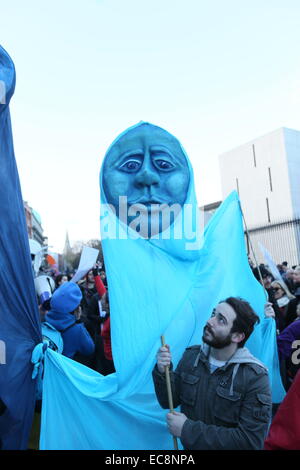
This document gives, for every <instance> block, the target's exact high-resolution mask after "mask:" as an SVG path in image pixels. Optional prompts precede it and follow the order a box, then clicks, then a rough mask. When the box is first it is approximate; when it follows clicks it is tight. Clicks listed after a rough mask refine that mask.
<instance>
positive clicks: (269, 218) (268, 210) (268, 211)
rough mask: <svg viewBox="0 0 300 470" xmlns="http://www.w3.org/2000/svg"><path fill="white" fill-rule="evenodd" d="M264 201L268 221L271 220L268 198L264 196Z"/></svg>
mask: <svg viewBox="0 0 300 470" xmlns="http://www.w3.org/2000/svg"><path fill="white" fill-rule="evenodd" d="M266 203H267V213H268V222H271V217H270V208H269V199H268V198H267V197H266Z"/></svg>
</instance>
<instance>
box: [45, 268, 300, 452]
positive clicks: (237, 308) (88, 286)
mask: <svg viewBox="0 0 300 470" xmlns="http://www.w3.org/2000/svg"><path fill="white" fill-rule="evenodd" d="M249 263H250V266H251V268H252V271H253V274H254V276H255V277H256V279H257V280H258V281H259V282H260V283H261V284H262V285H263V287H264V288H265V290H266V292H267V296H268V302H267V303H266V306H265V316H266V317H271V318H273V319H274V321H275V323H276V334H277V346H278V356H279V360H280V372H281V378H282V383H283V385H284V387H285V389H286V391H287V392H288V390H289V388H290V387H291V385H292V383H293V380H294V378H295V376H296V374H297V372H298V369H299V365H297V364H295V363H294V362H293V360H292V354H293V344H294V342H295V341H297V340H299V339H300V321H299V320H300V266H293V267H292V268H289V267H288V263H287V262H283V263H282V264H281V265H278V266H277V268H278V270H279V273H280V276H281V279H278V278H276V279H275V277H274V276H273V275H272V273H271V271H270V270H269V269H268V266H267V265H264V264H261V265H259V267H254V266H253V264H252V263H251V261H250V260H249ZM53 276H54V280H55V290H54V292H53V293H52V296H51V299H50V301H48V302H46V303H45V304H43V305H40V312H41V321H42V325H45V327H46V325H49V324H50V325H51V326H52V327H54V328H55V330H57V331H58V332H60V334H61V336H62V340H63V349H62V351H61V353H62V354H63V355H65V356H67V357H69V358H71V359H73V360H75V361H78V362H80V363H82V364H84V365H85V366H87V367H90V368H91V369H93V370H95V371H97V372H99V373H101V374H102V375H107V374H110V373H113V372H114V371H115V369H114V363H113V357H112V347H111V335H110V313H109V295H108V286H107V280H106V274H105V268H104V267H101V266H99V265H98V264H97V265H95V266H94V267H93V269H91V270H90V271H89V272H88V273H87V274H86V276H85V277H84V278H83V279H82V280H81V281H79V282H78V283H77V284H76V283H74V282H70V280H71V278H72V274H66V273H59V274H56V275H55V274H54V273H53ZM230 309H231V311H230ZM218 315H219V316H220V318H222V317H223V320H224V319H225V321H226V322H227V323H230V322H231V324H232V325H234V324H235V323H234V316H236V317H237V318H238V317H239V316H242V315H244V316H245V318H247V315H248V320H247V321H249V325H250V326H249V325H248V326H247V327H246V329H245V324H246V323H247V321H246V323H245V324H243V322H244V321H245V319H244V320H243V321H242V323H240V325H242V324H243V326H242V327H241V328H240V330H238V331H240V333H239V334H241V335H242V336H241V338H242V340H241V341H240V340H238V341H236V340H232V338H233V336H232V331H233V327H231V329H230V334H231V336H230V341H229V340H228V338H229V336H227V337H225V338H224V337H222V338H221V341H219V343H218V342H216V340H217V338H218V336H217V333H216V331H217V321H216V320H215V318H216V317H217V316H218ZM232 315H233V317H232V318H233V319H231V316H232ZM212 318H213V319H209V320H208V321H207V323H206V327H205V330H204V336H203V338H202V340H203V344H204V343H206V346H207V345H209V346H210V347H211V348H212V349H211V351H214V355H211V356H209V357H208V356H207V355H205V354H204V353H203V351H205V348H204V349H203V347H202V349H203V350H202V349H201V348H200V349H199V348H198V349H197V348H195V347H194V348H191V350H190V351H189V349H188V350H187V351H186V353H185V355H184V357H183V359H182V361H183V362H182V361H181V362H180V363H179V365H178V368H177V369H176V371H175V375H174V373H173V372H171V381H172V392H173V394H175V395H174V398H175V401H176V406H177V405H179V404H181V410H182V411H184V412H185V413H186V414H184V413H177V412H175V413H174V412H173V413H171V414H169V415H168V427H169V431H170V432H171V433H172V434H173V436H178V437H180V438H182V442H183V443H184V445H185V446H186V448H187V449H196V448H199V446H200V448H203V449H204V448H207V449H209V448H214V449H215V448H217V449H218V448H220V449H221V448H222V449H223V448H224V449H225V448H235V447H234V446H235V445H236V446H237V448H239V445H241V446H242V448H248V447H247V446H248V445H249V446H250V447H249V448H261V447H262V445H263V442H264V438H265V437H266V433H267V431H266V430H267V429H269V427H270V423H271V421H272V419H274V416H275V415H276V411H277V409H278V406H279V404H277V405H274V404H273V407H271V405H272V403H271V392H270V389H269V388H268V385H267V382H266V380H267V379H266V377H267V375H266V370H265V369H264V366H263V364H261V363H260V362H259V361H258V360H257V359H255V358H253V356H251V355H250V356H249V353H248V352H245V351H247V350H246V349H245V348H244V347H243V346H244V343H245V341H246V339H247V338H248V336H249V335H250V334H251V332H252V331H253V328H254V324H255V323H256V322H259V319H258V317H257V316H256V315H255V312H253V311H252V309H251V307H250V305H249V304H247V303H245V302H244V301H242V299H235V298H229V299H226V301H224V302H223V303H221V304H219V305H218V306H217V307H216V309H215V313H214V315H213V317H212ZM214 322H215V325H214ZM214 326H216V328H215V329H214ZM243 328H244V330H243ZM42 331H43V334H45V335H46V336H47V331H46V333H45V330H43V329H42ZM228 331H229V330H228ZM241 332H242V333H241ZM244 332H245V334H244ZM210 334H211V335H212V336H213V339H214V341H211V340H210V339H209V335H210ZM236 334H238V333H236ZM210 354H212V353H210ZM227 356H228V357H227ZM166 357H167V360H166ZM190 357H191V359H190ZM234 358H236V359H234ZM245 358H246V359H245ZM220 359H222V360H220ZM228 359H229V360H228ZM196 363H197V364H196ZM170 364H171V354H170V349H169V347H162V348H161V349H160V351H159V352H158V362H157V366H156V367H155V369H154V371H153V380H154V384H155V389H156V393H157V398H158V400H159V403H160V404H161V406H163V407H168V401H167V396H166V390H167V388H166V387H165V383H164V380H165V378H164V370H165V366H166V365H170ZM198 364H200V368H199V365H198ZM206 364H207V365H206ZM195 365H196V366H197V367H198V369H199V370H198V372H197V374H198V373H200V372H201V374H202V376H203V377H204V376H205V377H206V380H208V382H207V383H208V384H212V383H213V382H211V380H210V378H209V376H210V375H211V373H212V372H214V371H216V369H218V372H219V374H221V373H222V377H223V368H224V371H227V369H228V367H229V369H230V366H232V369H233V377H232V383H231V388H230V389H228V390H226V387H225V389H220V387H219V386H218V377H219V376H218V375H216V376H215V378H216V379H217V382H216V383H215V384H214V386H213V388H214V390H212V387H210V388H211V394H212V395H216V397H215V398H214V399H213V400H211V401H210V402H211V403H212V404H213V403H214V404H215V403H217V404H218V402H219V401H220V403H219V405H220V406H219V405H218V406H219V407H220V413H219V415H218V413H217V411H216V410H211V413H212V414H214V415H215V417H214V418H211V417H210V418H209V419H210V420H211V422H212V424H215V421H216V423H217V422H218V424H219V426H221V427H219V428H215V427H214V428H212V427H211V426H210V425H209V426H208V427H207V424H203V422H202V421H204V422H205V421H207V419H208V418H207V413H208V412H207V409H205V410H204V409H203V407H202V408H201V406H200V405H199V401H198V400H197V397H196V388H195V387H194V391H193V392H192V390H193V387H192V385H195V384H196V383H197V382H195V380H194V382H193V384H192V382H191V380H190V381H189V380H188V376H189V377H190V378H194V379H195V376H194V375H191V374H190V375H189V373H186V370H187V371H189V369H191V367H192V374H195ZM245 366H247V367H246V369H245ZM249 366H250V367H249ZM234 367H236V369H235V368H234ZM239 367H240V370H241V371H242V370H244V372H243V373H242V372H241V373H240V375H238V374H237V377H236V378H235V373H236V372H237V370H238V368H239ZM201 368H202V371H201ZM182 370H184V372H183V373H182ZM234 371H235V372H234ZM172 374H173V375H172ZM201 374H200V375H201ZM224 375H225V376H226V373H224ZM245 375H246V377H250V379H249V381H250V382H251V381H252V386H253V382H254V379H255V381H256V383H257V384H258V385H257V387H258V388H256V389H255V390H256V392H255V394H253V396H258V397H259V396H261V397H265V398H264V400H260V399H258V401H257V402H256V401H255V400H254V402H253V397H252V396H251V397H252V398H251V397H250V398H249V400H250V401H249V403H250V404H249V407H248V408H247V407H246V408H245V410H246V411H245V416H244V415H243V417H241V416H239V415H238V413H237V411H236V410H237V404H238V403H239V399H240V398H241V397H242V395H243V394H244V395H245V396H248V394H247V392H248V390H247V387H248V386H249V387H250V385H249V383H250V382H249V383H248V382H247V381H246V382H245V381H244V377H245ZM182 377H184V378H183V379H182ZM203 377H202V383H203V384H204V383H206V382H205V380H204V379H203ZM241 377H243V379H241ZM182 380H183V382H182V383H181V381H182ZM234 380H235V382H234ZM233 386H234V387H235V389H236V390H238V391H240V390H241V389H245V390H244V391H243V393H242V394H241V393H238V392H236V391H234V389H233ZM205 387H206V386H205ZM219 389H220V390H219ZM177 390H178V391H177ZM185 390H186V391H185ZM218 390H219V391H218ZM227 391H228V396H227V395H226V394H227ZM229 391H230V393H229ZM221 392H222V393H221ZM191 393H194V398H193V404H192V402H191V399H192V396H191ZM197 393H198V392H197ZM218 394H219V395H220V397H221V399H220V397H217V395H218ZM185 395H186V397H187V398H184V396H185ZM206 395H207V390H206ZM230 395H231V396H230ZM251 400H252V402H251ZM202 401H203V399H202ZM244 402H245V399H244ZM222 403H223V405H224V406H225V405H226V407H227V405H228V404H229V407H227V408H226V410H225V408H224V406H223V405H222ZM233 404H234V405H235V406H232V405H233ZM268 405H270V406H269V411H267V410H268ZM199 406H200V408H199ZM253 406H256V410H257V411H256V412H257V416H256V417H255V418H253V416H252V411H251V410H252V408H253ZM191 407H192V408H193V407H195V409H196V411H192V412H191ZM199 409H201V411H199ZM240 409H242V407H240ZM37 410H38V411H40V410H39V409H38V408H37ZM224 410H225V411H226V412H225V411H224ZM199 413H200V414H201V421H199V417H198V418H197V421H196V422H197V423H198V424H199V422H201V423H202V428H201V429H199V430H198V428H197V426H196V424H195V421H194V420H193V419H192V420H189V418H190V417H192V418H193V416H194V415H195V416H198V414H199ZM216 413H217V415H216ZM224 413H225V417H224ZM230 413H232V416H231V414H230ZM202 415H203V416H202ZM195 416H194V418H195ZM204 416H205V417H206V418H204ZM226 416H227V418H228V419H227V418H226ZM226 419H227V421H226ZM239 419H241V420H242V421H243V420H244V419H245V420H246V421H245V422H246V423H247V425H243V426H245V429H244V428H243V432H240V431H239V428H240V427H239V426H238V427H237V428H236V425H233V423H232V422H233V421H234V420H236V421H237V422H238V420H239ZM218 420H219V421H220V422H219V421H218ZM224 420H225V421H224ZM230 420H231V421H232V422H230V423H229V421H230ZM258 424H259V426H260V432H259V434H258V433H257V429H258V427H257V426H258ZM231 426H232V431H234V433H233V434H232V435H231V434H230V433H228V431H229V428H230V427H231ZM243 426H242V427H243ZM203 427H204V429H203ZM206 427H207V429H206ZM223 427H224V428H225V430H226V433H225V434H224V433H223V434H224V435H223V437H222V433H220V429H223ZM254 428H255V429H256V431H255V433H254V432H253V431H252V429H254ZM204 431H205V432H204ZM197 433H198V434H199V439H198V440H197ZM204 435H205V436H206V437H205V439H204V438H203V436H204ZM255 436H256V437H255ZM221 437H222V439H221ZM200 442H201V443H200ZM249 443H250V444H249ZM203 446H204V447H203ZM226 446H227V447H226ZM266 448H267V447H266Z"/></svg>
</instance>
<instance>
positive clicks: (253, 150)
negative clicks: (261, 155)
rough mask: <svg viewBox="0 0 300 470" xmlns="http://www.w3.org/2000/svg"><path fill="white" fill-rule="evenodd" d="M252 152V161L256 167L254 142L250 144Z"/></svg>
mask: <svg viewBox="0 0 300 470" xmlns="http://www.w3.org/2000/svg"><path fill="white" fill-rule="evenodd" d="M252 152H253V162H254V166H255V167H256V156H255V147H254V144H252Z"/></svg>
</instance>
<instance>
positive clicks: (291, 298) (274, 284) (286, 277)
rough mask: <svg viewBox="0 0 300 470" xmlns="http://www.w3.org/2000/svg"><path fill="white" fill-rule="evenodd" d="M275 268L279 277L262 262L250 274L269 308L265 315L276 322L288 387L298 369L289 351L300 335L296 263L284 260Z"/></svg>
mask: <svg viewBox="0 0 300 470" xmlns="http://www.w3.org/2000/svg"><path fill="white" fill-rule="evenodd" d="M277 268H278V271H279V273H280V275H281V279H275V278H274V276H273V275H272V274H271V272H270V271H269V270H268V266H265V265H264V264H261V265H260V266H259V268H258V267H253V274H254V276H255V277H256V279H257V280H258V281H259V282H260V283H261V284H262V285H263V286H264V288H265V290H266V292H267V294H268V300H269V302H270V304H271V305H272V308H273V310H272V311H271V312H270V313H269V314H267V316H271V317H273V318H274V320H275V322H276V330H277V346H278V356H279V360H280V369H281V378H282V382H283V385H284V387H285V389H286V390H288V389H289V388H290V386H291V384H292V382H293V380H294V378H295V376H296V373H297V372H298V369H299V366H298V365H297V364H294V363H293V361H292V354H293V344H294V342H295V341H297V340H299V339H300V322H299V320H300V266H293V267H292V268H289V267H288V263H287V262H286V261H284V262H283V263H282V264H280V265H277Z"/></svg>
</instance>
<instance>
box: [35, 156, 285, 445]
mask: <svg viewBox="0 0 300 470" xmlns="http://www.w3.org/2000/svg"><path fill="white" fill-rule="evenodd" d="M189 168H190V187H189V191H188V194H187V199H186V202H187V203H189V204H191V205H192V207H193V208H194V209H195V210H194V213H193V214H191V216H190V217H191V219H192V221H193V223H194V226H196V225H197V226H198V221H197V220H196V213H197V210H196V209H197V201H196V197H195V190H194V181H193V172H192V168H191V167H190V164H189ZM101 178H102V177H101ZM101 181H102V179H101ZM101 202H102V204H103V203H106V200H105V196H104V194H103V192H102V193H101ZM102 217H103V218H102V239H103V250H104V256H105V266H106V271H107V276H108V287H109V293H110V308H111V331H112V351H113V358H114V363H115V366H116V370H117V372H116V373H114V374H112V375H109V376H106V377H103V376H101V375H100V374H98V373H96V372H94V371H92V370H90V369H88V368H86V367H85V366H83V365H81V364H78V363H76V362H74V361H72V360H70V359H68V358H66V357H64V356H61V355H59V354H57V353H54V352H53V351H51V350H49V349H48V350H47V351H46V354H45V375H44V389H43V408H42V427H41V440H40V447H41V449H106V450H109V449H114V450H115V449H120V450H121V449H136V450H139V449H172V448H173V440H172V437H171V435H170V434H169V433H168V431H167V427H166V422H165V415H166V413H167V410H162V409H161V408H160V406H159V405H158V403H157V400H156V396H155V393H154V387H153V384H152V376H151V372H152V369H153V367H154V365H155V357H156V352H157V350H158V348H159V347H160V344H161V343H160V337H161V335H162V334H163V335H164V336H165V340H166V343H167V344H169V345H170V347H171V351H172V356H173V363H174V366H176V364H177V362H178V361H179V359H180V358H181V356H182V354H183V351H184V349H185V348H186V347H188V346H189V345H192V344H199V343H200V342H201V338H202V330H203V327H204V325H205V323H206V321H207V319H208V317H209V316H210V314H211V311H212V309H213V307H214V306H215V305H216V304H217V303H218V302H219V301H220V300H222V299H225V298H226V297H228V296H241V297H243V298H244V299H246V300H248V301H249V302H250V303H251V305H252V306H253V308H254V309H255V311H256V312H257V313H258V314H259V315H260V317H261V318H262V319H263V306H264V303H265V294H264V291H263V288H262V286H261V285H260V284H259V283H258V282H257V280H256V279H255V278H254V276H253V274H252V272H251V269H250V267H249V264H248V260H247V255H246V252H245V243H244V234H243V226H242V217H241V211H240V206H239V200H238V197H237V194H236V192H233V193H232V194H231V195H230V196H229V197H228V198H227V199H226V201H225V202H224V203H223V204H222V205H221V207H220V208H219V209H218V211H217V212H216V214H215V215H214V217H213V218H212V219H211V221H210V223H209V224H208V226H207V227H206V230H205V233H204V241H203V244H202V245H201V241H200V244H199V248H198V249H196V250H190V249H187V245H186V244H187V242H191V241H195V239H196V238H197V239H198V240H200V235H199V233H197V234H196V235H195V237H194V240H187V239H186V238H183V239H182V240H175V239H174V238H173V239H171V240H159V239H158V240H152V239H151V240H146V239H143V238H140V237H138V238H136V236H135V239H130V238H129V239H127V240H124V239H122V236H123V235H124V233H125V232H127V231H128V228H127V226H124V225H122V224H121V223H120V222H119V220H116V218H115V217H114V214H113V213H112V212H110V213H106V214H105V213H104V212H103V213H102ZM188 218H189V216H187V217H186V219H188ZM177 223H180V222H178V220H177V222H175V225H176V224H177ZM110 224H115V225H116V226H117V228H118V231H119V235H120V237H119V238H121V239H116V240H112V239H109V238H108V237H105V233H104V231H105V225H106V228H107V226H109V225H110ZM129 231H130V229H129ZM265 338H266V342H265ZM247 346H248V347H249V349H250V351H251V353H252V354H253V355H255V356H256V357H257V358H258V359H260V360H262V361H263V362H264V363H265V364H266V365H267V367H268V368H269V371H270V378H271V381H272V387H273V395H274V397H276V400H278V401H281V400H282V399H283V396H284V389H283V387H282V385H281V381H280V377H279V368H278V359H277V353H276V341H275V322H273V321H272V320H267V321H264V322H263V323H262V324H261V325H260V326H258V327H256V329H255V332H254V333H253V335H252V337H251V341H249V342H248V344H247ZM274 358H275V359H274Z"/></svg>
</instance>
